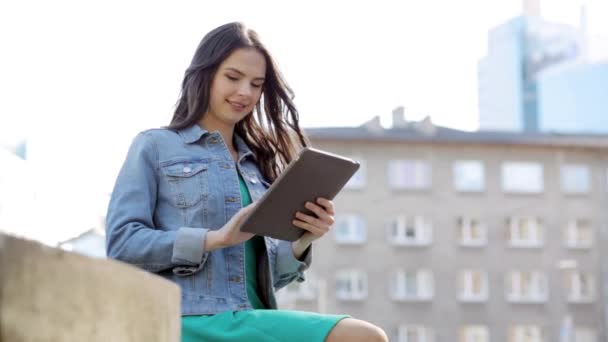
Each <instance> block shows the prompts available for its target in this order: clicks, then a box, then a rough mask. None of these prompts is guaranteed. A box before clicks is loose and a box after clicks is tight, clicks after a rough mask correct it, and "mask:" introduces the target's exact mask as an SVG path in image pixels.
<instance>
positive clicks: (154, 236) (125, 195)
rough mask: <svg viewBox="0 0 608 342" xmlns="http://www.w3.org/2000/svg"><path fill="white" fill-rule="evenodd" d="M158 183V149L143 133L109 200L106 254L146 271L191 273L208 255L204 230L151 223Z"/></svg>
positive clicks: (130, 149) (129, 156)
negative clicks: (163, 227)
mask: <svg viewBox="0 0 608 342" xmlns="http://www.w3.org/2000/svg"><path fill="white" fill-rule="evenodd" d="M158 182H159V163H158V149H157V146H156V145H155V143H154V140H153V139H152V137H150V136H148V135H147V134H146V132H143V133H140V134H139V135H138V136H137V137H135V139H134V140H133V142H132V144H131V146H130V148H129V152H128V153H127V157H126V159H125V162H124V163H123V166H122V168H121V170H120V172H119V174H118V177H117V179H116V184H115V186H114V191H113V192H112V196H111V199H110V203H109V205H108V213H107V217H106V252H107V255H108V257H109V258H112V259H116V260H119V261H123V262H126V263H129V264H133V265H135V266H138V267H141V268H143V269H145V270H148V271H151V272H160V271H163V270H166V269H169V268H175V269H174V272H175V273H176V274H178V275H188V274H191V273H193V272H196V271H197V270H200V269H201V268H202V267H203V265H204V262H205V260H206V259H207V254H208V253H206V252H205V251H204V248H203V246H204V243H205V239H206V236H207V232H208V229H204V228H196V227H181V228H179V229H177V230H165V229H162V228H161V227H155V225H154V219H153V218H154V212H155V208H156V201H157V191H158Z"/></svg>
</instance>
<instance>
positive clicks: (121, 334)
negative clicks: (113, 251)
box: [0, 234, 181, 342]
mask: <svg viewBox="0 0 608 342" xmlns="http://www.w3.org/2000/svg"><path fill="white" fill-rule="evenodd" d="M180 328H181V320H180V290H179V287H178V286H177V285H176V284H173V283H171V282H170V281H167V280H165V279H163V278H161V277H158V276H155V275H153V274H151V273H148V272H145V271H142V270H140V269H137V268H135V267H133V266H129V265H126V264H123V263H120V262H116V261H113V260H102V259H93V258H88V257H85V256H81V255H77V254H73V253H70V252H66V251H63V250H60V249H55V248H50V247H46V246H43V245H41V244H39V243H36V242H32V241H26V240H22V239H18V238H15V237H11V236H7V235H3V234H0V341H11V342H20V341H28V342H29V341H79V342H82V341H99V342H108V341H112V342H115V341H117V342H118V341H129V342H131V341H159V342H167V341H176V342H177V341H179V340H180Z"/></svg>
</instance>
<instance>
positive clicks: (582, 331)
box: [574, 327, 597, 342]
mask: <svg viewBox="0 0 608 342" xmlns="http://www.w3.org/2000/svg"><path fill="white" fill-rule="evenodd" d="M574 341H575V342H597V337H596V334H595V331H594V330H593V329H591V328H587V327H575V328H574Z"/></svg>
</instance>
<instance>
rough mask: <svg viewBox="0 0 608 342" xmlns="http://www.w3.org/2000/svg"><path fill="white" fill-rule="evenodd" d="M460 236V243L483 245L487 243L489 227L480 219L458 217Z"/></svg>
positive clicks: (470, 245) (474, 245)
mask: <svg viewBox="0 0 608 342" xmlns="http://www.w3.org/2000/svg"><path fill="white" fill-rule="evenodd" d="M458 238H459V240H460V245H462V246H467V247H477V246H483V245H485V244H486V243H487V241H488V240H487V229H486V227H485V225H483V224H482V223H481V222H480V221H479V220H478V219H476V218H472V217H459V218H458Z"/></svg>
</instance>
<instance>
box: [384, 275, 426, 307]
mask: <svg viewBox="0 0 608 342" xmlns="http://www.w3.org/2000/svg"><path fill="white" fill-rule="evenodd" d="M390 293H391V298H392V299H394V300H405V301H410V300H411V301H420V300H422V301H425V300H430V299H432V298H433V294H434V284H433V273H431V271H429V270H408V271H403V270H398V271H396V272H394V273H393V275H392V279H391V281H390Z"/></svg>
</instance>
